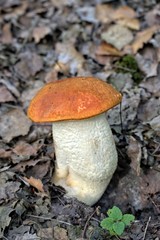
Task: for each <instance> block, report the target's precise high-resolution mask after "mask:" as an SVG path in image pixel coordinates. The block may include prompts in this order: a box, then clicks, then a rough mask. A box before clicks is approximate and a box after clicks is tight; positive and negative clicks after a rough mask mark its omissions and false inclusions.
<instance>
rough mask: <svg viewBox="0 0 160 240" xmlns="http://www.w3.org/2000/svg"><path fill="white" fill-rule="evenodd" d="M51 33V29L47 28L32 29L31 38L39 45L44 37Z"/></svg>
mask: <svg viewBox="0 0 160 240" xmlns="http://www.w3.org/2000/svg"><path fill="white" fill-rule="evenodd" d="M50 32H51V29H50V28H49V27H47V26H41V27H36V28H34V29H33V33H32V36H33V38H34V41H35V42H36V43H39V42H40V40H41V39H43V38H44V37H45V36H46V35H48V34H49V33H50Z"/></svg>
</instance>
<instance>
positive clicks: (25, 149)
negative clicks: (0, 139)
mask: <svg viewBox="0 0 160 240" xmlns="http://www.w3.org/2000/svg"><path fill="white" fill-rule="evenodd" d="M13 153H15V154H14V155H13V154H12V162H13V163H19V162H20V161H25V160H28V159H29V158H30V157H31V156H35V155H36V149H35V148H34V147H33V146H32V145H31V144H29V143H26V142H23V141H20V142H17V144H16V146H15V147H14V148H13Z"/></svg>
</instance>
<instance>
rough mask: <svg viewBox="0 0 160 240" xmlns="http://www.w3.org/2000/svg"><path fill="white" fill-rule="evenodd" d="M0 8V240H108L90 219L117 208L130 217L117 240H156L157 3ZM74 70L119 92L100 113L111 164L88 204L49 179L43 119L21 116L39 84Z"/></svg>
mask: <svg viewBox="0 0 160 240" xmlns="http://www.w3.org/2000/svg"><path fill="white" fill-rule="evenodd" d="M102 4H104V5H102ZM108 4H110V6H108ZM124 5H127V6H128V8H125V9H124V8H121V7H122V6H124ZM129 7H130V8H129ZM108 9H109V10H108ZM0 11H1V14H0V26H1V29H0V42H1V44H0V104H1V108H0V136H1V138H0V160H1V161H0V204H1V206H0V239H5V240H6V239H7V240H29V239H44V240H45V239H55V240H68V239H71V240H75V239H77V240H78V239H79V240H80V239H81V240H82V239H90V240H91V239H92V240H95V239H98V240H103V239H117V238H115V237H112V238H111V237H110V236H109V234H108V233H107V231H104V230H102V229H101V227H100V225H99V223H100V221H101V220H102V219H103V218H104V217H105V216H106V212H107V210H108V208H111V207H112V206H114V205H116V206H118V207H119V208H120V209H121V210H122V211H123V212H124V213H132V214H134V215H135V217H136V221H135V222H134V223H133V224H132V225H131V227H130V228H127V229H126V231H125V233H124V234H123V235H122V236H121V238H118V239H125V240H129V239H132V240H140V239H141V240H144V239H146V240H153V239H154V240H159V239H160V166H159V163H160V64H159V60H160V32H159V24H160V5H158V1H156V0H152V1H151V0H146V1H140V0H139V1H138V0H132V1H130V0H128V1H127V0H126V1H125V0H122V1H102V0H93V1H82V0H77V1H73V0H59V1H56V0H50V1H49V0H48V1H47V0H46V1H45V0H39V1H33V0H30V1H25V0H21V1H20V0H4V1H3V0H1V1H0ZM107 11H108V12H107ZM111 13H112V14H111ZM117 24H118V25H117ZM122 24H123V25H124V28H125V30H124V28H123V29H122V28H121V25H122ZM115 25H116V27H117V29H116V33H117V34H119V35H118V36H116V38H115V37H114V36H113V35H114V34H113V32H112V31H113V30H112V27H113V26H115ZM144 30H146V31H145V32H144ZM109 31H110V35H112V37H109V36H108V35H109V34H108V32H109ZM123 31H124V32H123ZM126 31H127V32H126ZM106 42H108V43H110V44H112V45H113V46H114V47H116V48H114V49H113V47H111V46H110V45H107V43H106ZM117 44H118V45H117ZM128 54H129V55H128ZM124 56H127V58H124ZM134 59H136V61H135V60H134ZM137 64H138V65H137ZM76 75H78V76H90V75H93V76H96V77H99V78H101V79H103V80H104V81H107V82H111V83H112V84H113V85H115V86H116V87H117V89H118V90H119V91H121V92H122V93H123V101H122V105H121V109H120V106H118V107H116V108H114V109H113V110H112V111H109V113H108V116H107V117H108V119H109V122H110V125H111V128H112V131H113V134H114V137H115V141H116V146H117V150H118V154H119V163H118V168H117V171H116V173H115V175H114V177H113V179H112V181H111V183H110V185H109V187H108V189H107V190H106V192H105V194H104V195H103V197H102V198H101V200H100V201H99V202H98V203H97V204H96V205H95V206H93V207H88V206H86V205H84V204H82V203H79V202H78V201H76V200H75V199H66V198H64V196H63V195H64V191H63V189H60V188H58V187H55V186H53V185H52V183H51V176H52V173H53V171H54V159H55V156H54V148H53V143H52V136H51V125H46V124H43V125H42V124H39V125H38V124H33V123H32V122H31V121H30V120H29V119H28V118H27V115H26V110H27V107H28V105H29V102H30V100H31V99H32V97H33V96H34V95H35V93H36V92H37V91H38V89H40V88H41V87H42V86H43V85H44V84H45V83H46V82H49V81H51V80H56V79H60V78H64V77H68V76H76ZM120 112H121V115H122V122H121V121H120ZM31 177H32V178H31ZM37 179H38V180H37Z"/></svg>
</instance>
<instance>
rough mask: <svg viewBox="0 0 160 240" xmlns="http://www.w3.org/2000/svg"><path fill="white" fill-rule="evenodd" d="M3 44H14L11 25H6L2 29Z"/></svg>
mask: <svg viewBox="0 0 160 240" xmlns="http://www.w3.org/2000/svg"><path fill="white" fill-rule="evenodd" d="M0 40H1V42H2V43H4V44H10V43H12V41H13V39H12V33H11V25H10V23H6V24H5V25H4V26H3V28H2V37H1V39H0Z"/></svg>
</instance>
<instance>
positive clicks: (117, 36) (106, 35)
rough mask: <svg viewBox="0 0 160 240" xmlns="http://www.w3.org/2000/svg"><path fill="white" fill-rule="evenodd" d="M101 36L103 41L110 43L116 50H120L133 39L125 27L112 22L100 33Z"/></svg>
mask: <svg viewBox="0 0 160 240" xmlns="http://www.w3.org/2000/svg"><path fill="white" fill-rule="evenodd" d="M101 38H102V40H104V41H105V42H107V43H110V44H112V45H113V46H114V47H116V48H117V49H118V50H121V49H122V48H123V47H124V46H125V45H127V44H129V43H130V42H131V41H132V40H133V34H132V32H131V31H130V30H129V29H127V28H126V27H123V26H121V25H119V24H114V25H112V26H110V27H109V28H108V30H107V31H105V32H103V33H102V35H101Z"/></svg>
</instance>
